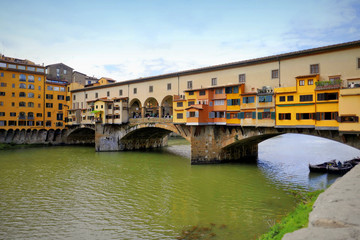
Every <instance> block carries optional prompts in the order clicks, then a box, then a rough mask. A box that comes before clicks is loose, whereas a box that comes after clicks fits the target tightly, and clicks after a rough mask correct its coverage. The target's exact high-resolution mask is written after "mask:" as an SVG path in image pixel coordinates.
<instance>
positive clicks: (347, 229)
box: [283, 165, 360, 240]
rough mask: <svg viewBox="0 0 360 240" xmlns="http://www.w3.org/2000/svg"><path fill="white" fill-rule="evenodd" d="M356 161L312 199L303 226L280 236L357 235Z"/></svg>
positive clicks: (359, 191) (320, 239)
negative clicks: (351, 167)
mask: <svg viewBox="0 0 360 240" xmlns="http://www.w3.org/2000/svg"><path fill="white" fill-rule="evenodd" d="M359 182H360V165H358V166H356V167H354V168H353V169H352V170H351V171H350V172H349V173H347V174H346V175H344V176H343V177H342V178H340V179H338V180H337V181H336V182H335V183H333V184H332V185H331V186H330V187H329V188H328V189H327V190H326V191H325V192H324V193H322V194H320V195H319V197H318V199H317V200H316V202H315V204H314V206H313V211H312V212H311V213H310V215H309V224H308V227H307V228H303V229H300V230H298V231H295V232H293V233H288V234H286V235H285V236H284V238H283V239H284V240H300V239H317V240H341V239H346V240H349V239H357V240H358V239H360V184H359Z"/></svg>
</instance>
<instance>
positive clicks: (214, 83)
mask: <svg viewBox="0 0 360 240" xmlns="http://www.w3.org/2000/svg"><path fill="white" fill-rule="evenodd" d="M216 85H217V78H212V79H211V86H216Z"/></svg>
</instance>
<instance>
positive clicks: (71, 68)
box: [46, 63, 73, 70]
mask: <svg viewBox="0 0 360 240" xmlns="http://www.w3.org/2000/svg"><path fill="white" fill-rule="evenodd" d="M56 65H63V66H65V67H67V68H70V69H71V70H72V69H73V68H72V67H69V66H68V65H66V64H63V63H54V64H49V65H46V67H51V66H56Z"/></svg>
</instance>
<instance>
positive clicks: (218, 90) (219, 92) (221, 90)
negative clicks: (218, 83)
mask: <svg viewBox="0 0 360 240" xmlns="http://www.w3.org/2000/svg"><path fill="white" fill-rule="evenodd" d="M222 93H223V88H218V89H215V94H222Z"/></svg>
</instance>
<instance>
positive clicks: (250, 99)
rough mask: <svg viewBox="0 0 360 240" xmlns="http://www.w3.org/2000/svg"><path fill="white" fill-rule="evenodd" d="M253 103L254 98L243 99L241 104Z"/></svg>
mask: <svg viewBox="0 0 360 240" xmlns="http://www.w3.org/2000/svg"><path fill="white" fill-rule="evenodd" d="M253 102H255V97H243V103H253Z"/></svg>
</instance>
